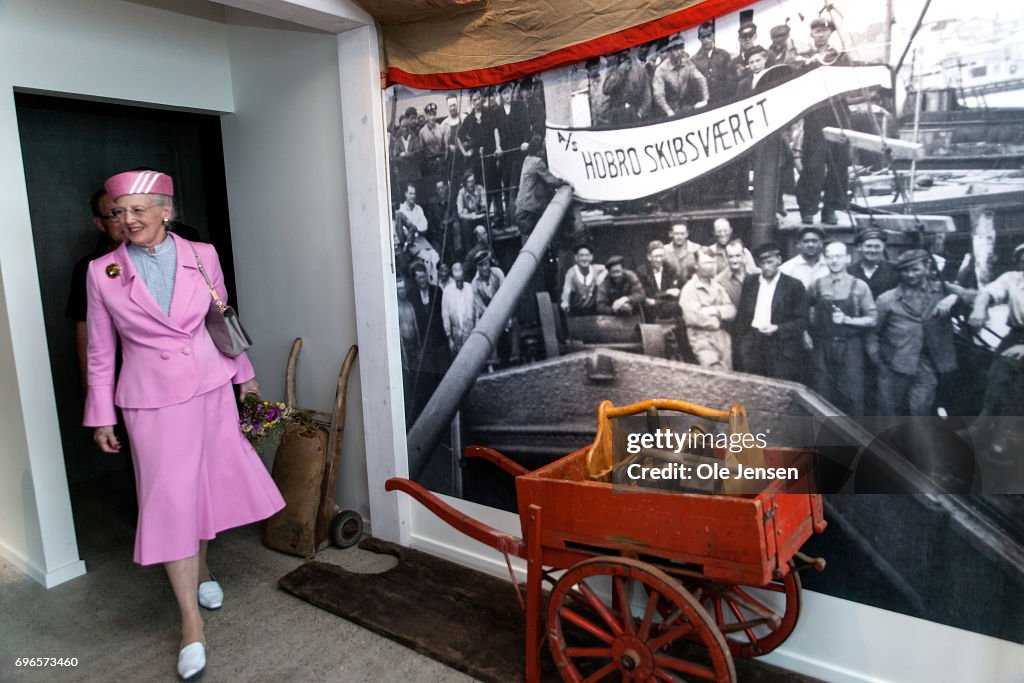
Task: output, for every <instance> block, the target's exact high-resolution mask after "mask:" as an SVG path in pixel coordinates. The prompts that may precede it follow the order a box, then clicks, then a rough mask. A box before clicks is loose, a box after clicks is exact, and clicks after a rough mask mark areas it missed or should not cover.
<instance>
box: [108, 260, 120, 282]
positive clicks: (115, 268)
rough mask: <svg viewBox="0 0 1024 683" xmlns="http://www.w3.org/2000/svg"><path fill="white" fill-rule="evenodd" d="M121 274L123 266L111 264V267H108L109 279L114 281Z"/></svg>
mask: <svg viewBox="0 0 1024 683" xmlns="http://www.w3.org/2000/svg"><path fill="white" fill-rule="evenodd" d="M120 274H121V266H119V265H117V264H116V263H111V264H110V265H109V266H107V277H109V278H110V279H114V278H115V277H117V276H118V275H120Z"/></svg>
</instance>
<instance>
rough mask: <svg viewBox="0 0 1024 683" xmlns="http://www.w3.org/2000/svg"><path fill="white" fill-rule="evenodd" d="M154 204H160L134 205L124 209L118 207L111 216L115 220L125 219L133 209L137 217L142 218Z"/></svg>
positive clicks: (133, 213)
mask: <svg viewBox="0 0 1024 683" xmlns="http://www.w3.org/2000/svg"><path fill="white" fill-rule="evenodd" d="M154 206H158V204H150V205H149V206H133V207H132V208H130V209H122V208H120V207H118V208H116V209H114V210H113V211H111V212H110V217H111V218H112V219H114V220H119V221H123V220H124V218H125V216H126V215H127V214H128V212H129V211H131V212H132V215H133V216H135V217H136V218H142V217H143V216H145V215H146V212H147V211H149V210H150V209H152V208H153V207H154Z"/></svg>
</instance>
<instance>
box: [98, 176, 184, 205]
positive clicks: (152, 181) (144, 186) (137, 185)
mask: <svg viewBox="0 0 1024 683" xmlns="http://www.w3.org/2000/svg"><path fill="white" fill-rule="evenodd" d="M103 186H104V187H105V188H106V189H107V194H109V195H110V198H111V199H117V198H118V197H123V196H125V195H126V194H165V195H167V196H168V197H173V196H174V181H173V180H171V176H169V175H167V174H166V173H160V172H159V171H125V172H124V173H118V174H117V175H115V176H111V177H109V178H107V182H105V183H104V184H103Z"/></svg>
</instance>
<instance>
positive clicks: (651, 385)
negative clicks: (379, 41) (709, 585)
mask: <svg viewBox="0 0 1024 683" xmlns="http://www.w3.org/2000/svg"><path fill="white" fill-rule="evenodd" d="M823 6H824V7H825V9H823ZM384 96H385V99H386V109H385V112H386V115H387V124H388V133H389V138H390V139H389V158H390V173H391V199H392V219H393V223H392V226H391V227H392V230H393V239H394V257H395V266H396V274H397V289H398V312H399V329H400V333H401V350H402V367H403V377H404V390H405V410H406V423H407V424H406V426H407V432H408V443H409V472H410V477H411V478H413V479H415V480H416V481H418V482H420V483H421V484H423V485H424V486H426V487H428V488H430V489H431V490H434V491H437V492H440V493H444V494H447V495H453V496H456V497H461V498H466V499H468V500H472V501H476V502H479V503H483V504H485V505H490V506H493V507H497V508H503V509H507V510H515V491H514V482H513V481H512V478H511V477H508V476H507V475H505V474H503V473H502V472H499V471H497V470H496V469H495V468H493V467H492V466H491V465H489V464H488V463H478V462H475V461H466V460H465V459H464V458H463V457H461V455H460V454H461V452H462V450H463V449H464V448H465V447H466V446H468V445H472V444H479V445H483V446H488V447H491V448H494V449H496V450H498V451H500V452H501V453H503V454H505V455H506V456H508V457H510V458H512V459H513V460H515V461H517V462H519V463H520V464H522V465H523V466H524V467H526V468H528V469H534V468H537V467H540V466H542V465H545V464H548V463H550V462H552V461H553V460H555V459H557V458H559V457H562V456H564V455H566V454H568V453H571V452H573V451H576V450H578V449H580V448H582V447H584V446H586V445H587V444H589V443H590V442H592V441H593V439H594V433H595V429H596V415H597V407H598V404H599V403H600V402H601V401H603V400H606V399H607V400H611V401H612V402H613V403H614V404H616V405H624V404H629V403H634V402H638V401H641V400H645V399H649V398H674V399H682V400H686V401H689V402H692V403H696V404H700V405H704V406H709V407H713V408H725V407H728V406H729V405H731V404H733V403H736V402H740V403H742V404H743V405H744V406H745V408H746V410H747V413H748V414H749V415H750V416H751V424H754V423H755V422H758V423H759V424H762V425H763V424H775V422H778V423H779V424H780V425H782V424H783V423H784V422H785V420H787V419H791V420H795V421H803V425H804V427H802V428H801V429H803V431H800V430H797V431H800V433H801V434H804V435H806V434H811V436H810V437H808V438H811V439H824V441H822V442H817V443H814V444H812V443H801V444H798V445H805V446H810V445H818V443H824V442H827V441H828V439H830V438H833V437H834V435H835V434H836V433H841V434H842V435H843V436H842V437H841V438H840V440H841V441H842V445H843V448H840V449H838V451H839V452H842V453H845V454H846V456H849V458H848V460H846V461H844V462H843V463H842V468H840V469H842V470H843V472H842V473H841V474H840V475H838V476H836V477H835V478H834V481H831V482H828V483H826V484H825V486H826V488H827V489H828V490H825V491H824V492H825V493H826V494H829V495H826V498H825V503H826V519H827V520H828V522H829V528H828V530H827V531H826V532H825V534H824V535H822V536H820V537H817V538H815V539H812V541H811V542H810V543H808V546H807V552H809V553H811V554H816V555H822V556H825V557H826V558H827V559H828V561H829V564H828V569H827V571H826V572H825V573H822V574H813V573H805V574H804V584H805V587H807V588H810V589H812V590H815V591H819V592H823V593H828V594H831V595H835V596H838V597H843V598H848V599H851V600H855V601H858V602H863V603H866V604H870V605H875V606H879V607H883V608H885V609H890V610H894V611H898V612H902V613H905V614H911V615H914V616H918V617H922V618H925V619H929V620H932V621H937V622H941V623H945V624H949V625H952V626H956V627H959V628H965V629H969V630H973V631H977V632H980V633H984V634H987V635H992V636H996V637H999V638H1004V639H1008V640H1013V641H1016V642H1022V641H1024V456H1022V455H1021V453H1024V418H1022V417H1021V416H1022V414H1024V171H1022V167H1024V5H1018V4H1017V3H1007V2H1003V1H1001V0H978V2H974V3H963V2H960V1H958V0H957V1H954V0H932V1H931V2H927V1H926V0H861V1H860V2H856V3H854V2H842V3H835V4H832V3H829V4H824V5H823V3H822V2H820V1H811V0H806V1H803V0H772V1H771V2H767V1H766V2H760V3H755V4H753V5H749V6H748V7H747V8H746V9H744V10H742V11H740V12H735V13H730V14H728V15H725V16H721V17H718V18H716V19H715V20H713V21H708V22H703V23H701V24H699V25H695V26H693V27H691V28H688V29H687V30H684V31H681V32H678V33H673V34H669V35H665V36H662V37H660V38H658V39H657V40H654V41H652V42H648V43H644V44H639V45H632V46H629V47H628V48H627V49H623V50H621V51H618V52H615V53H613V54H606V55H602V56H599V57H594V58H591V59H588V60H586V61H584V62H580V63H576V64H572V65H569V66H565V67H560V68H556V69H551V70H548V71H543V72H540V73H536V74H532V75H529V76H526V77H524V78H521V79H518V80H515V81H509V82H504V83H498V84H494V85H485V86H482V87H480V88H475V89H460V90H449V91H443V90H433V91H427V90H415V89H411V88H409V87H407V86H403V85H393V86H391V87H390V88H388V89H387V90H386V91H385V93H384ZM807 425H810V427H807ZM807 429H810V431H809V432H808V431H807ZM785 431H786V430H785V429H783V428H781V427H780V429H779V430H778V432H779V433H780V434H782V433H785ZM823 434H824V435H825V436H822V435H823ZM851 435H852V436H851ZM835 438H839V437H835ZM875 442H883V443H884V444H885V446H886V448H888V449H889V450H888V451H886V452H895V453H897V454H901V455H900V457H902V458H904V459H905V460H906V462H907V463H908V464H909V467H908V468H907V469H908V470H909V471H911V472H912V474H911V476H910V477H909V479H899V480H898V481H897V480H892V479H891V478H886V477H887V475H884V474H880V472H881V471H882V470H884V469H885V468H884V467H882V468H879V467H878V466H877V465H878V463H877V462H875V463H874V464H872V462H871V461H870V459H869V458H867V457H866V456H864V457H863V458H862V457H861V454H862V453H863V452H865V450H864V449H868V447H869V446H870V445H871V444H872V443H875ZM868 450H870V449H868ZM851 454H852V455H851ZM846 456H843V457H846ZM857 458H861V459H860V460H858V459H857ZM855 462H859V463H860V466H859V467H855V466H854V465H853V464H851V463H855Z"/></svg>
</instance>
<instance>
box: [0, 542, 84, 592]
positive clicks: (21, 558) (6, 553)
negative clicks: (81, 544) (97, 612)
mask: <svg viewBox="0 0 1024 683" xmlns="http://www.w3.org/2000/svg"><path fill="white" fill-rule="evenodd" d="M0 556H3V558H4V559H5V560H7V561H8V562H10V563H11V564H12V565H14V568H15V569H17V570H18V571H20V572H21V573H23V574H25V575H26V576H28V577H29V578H30V579H32V580H33V581H35V582H36V583H39V584H40V585H42V586H43V587H44V588H53V587H54V586H59V585H60V584H62V583H64V582H66V581H70V580H71V579H75V578H78V577H79V576H82V575H83V574H85V562H83V561H82V560H74V561H73V562H69V563H68V564H65V565H64V566H62V567H57V568H56V569H52V570H49V571H47V570H45V569H43V568H41V567H39V566H37V565H36V564H35V563H34V562H31V561H30V560H29V559H28V558H27V557H25V555H24V554H23V553H22V552H20V551H18V550H16V549H14V548H12V547H11V546H9V545H8V544H6V543H4V542H3V541H2V540H0Z"/></svg>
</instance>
